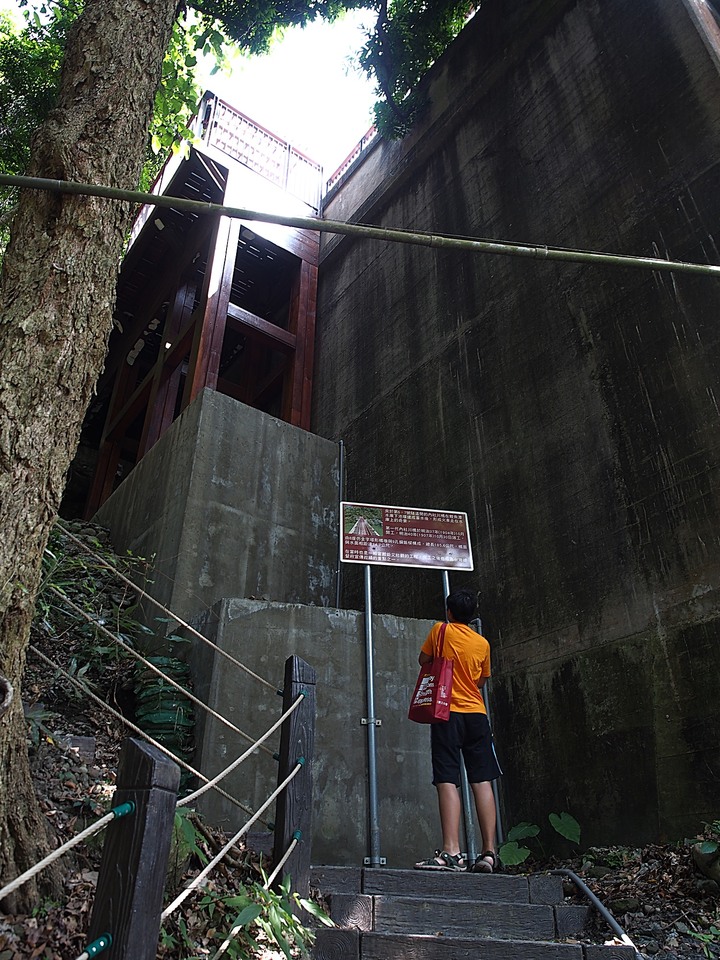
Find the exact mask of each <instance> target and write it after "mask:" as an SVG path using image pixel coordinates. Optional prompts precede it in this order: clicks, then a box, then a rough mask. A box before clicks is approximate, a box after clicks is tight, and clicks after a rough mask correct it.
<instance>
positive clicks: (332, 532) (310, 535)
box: [95, 390, 338, 617]
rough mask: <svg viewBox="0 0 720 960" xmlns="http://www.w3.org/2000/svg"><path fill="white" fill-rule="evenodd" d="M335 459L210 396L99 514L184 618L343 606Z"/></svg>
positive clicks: (277, 425) (332, 452)
mask: <svg viewBox="0 0 720 960" xmlns="http://www.w3.org/2000/svg"><path fill="white" fill-rule="evenodd" d="M337 454H338V448H337V445H336V444H334V443H331V442H330V441H328V440H324V439H322V438H321V437H317V436H313V435H312V434H310V433H307V432H305V431H304V430H300V429H298V428H297V427H292V426H290V425H289V424H287V423H283V422H282V421H280V420H276V419H275V418H274V417H271V416H268V415H267V414H264V413H262V412H260V411H258V410H255V409H254V408H252V407H247V406H245V404H242V403H239V402H238V401H237V400H233V399H232V398H230V397H225V396H223V395H222V394H219V393H215V392H214V391H212V390H205V391H203V392H202V394H201V395H200V396H199V397H198V398H197V400H195V402H194V403H192V404H191V405H190V406H189V407H188V408H187V410H185V411H184V413H183V414H182V416H181V417H180V418H179V419H178V420H176V421H175V422H174V423H173V424H172V426H171V427H170V429H169V430H168V431H167V433H166V434H164V435H163V437H162V438H161V439H160V440H159V442H158V443H157V444H155V446H154V447H153V448H152V449H151V450H150V451H149V452H148V453H147V454H146V455H145V456H144V457H143V459H142V460H141V461H140V463H139V464H138V465H137V467H135V469H134V470H133V471H132V473H131V474H130V475H129V477H128V478H127V479H126V480H125V481H124V482H123V483H122V484H121V485H120V487H118V489H117V490H116V491H115V493H114V494H113V495H112V497H110V499H109V500H108V501H107V502H106V503H105V504H104V505H103V506H102V508H101V509H100V510H99V511H98V513H97V515H96V517H95V519H96V520H97V521H98V523H101V524H104V525H105V526H107V527H108V528H109V529H110V531H111V534H112V537H113V542H114V544H115V547H116V549H118V550H125V549H130V550H132V551H133V552H134V553H135V554H137V555H139V556H145V557H148V558H151V557H154V562H153V571H152V586H151V591H150V592H152V594H153V596H155V597H156V598H157V599H158V600H160V601H161V602H163V603H165V604H167V605H168V606H170V607H171V608H172V610H173V611H174V612H175V613H177V614H179V615H180V616H182V617H192V616H195V615H196V614H197V613H198V612H199V611H202V610H203V609H208V608H209V607H211V606H212V604H213V603H215V602H216V601H217V600H219V599H220V598H222V597H225V596H236V595H239V596H247V597H264V598H266V599H269V600H276V601H280V602H285V603H292V602H302V603H308V604H320V605H328V604H329V603H331V602H332V603H334V602H335V568H336V565H337V562H336V557H337V506H338V463H337Z"/></svg>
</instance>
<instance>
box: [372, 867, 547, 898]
mask: <svg viewBox="0 0 720 960" xmlns="http://www.w3.org/2000/svg"><path fill="white" fill-rule="evenodd" d="M362 892H363V893H370V894H380V895H384V896H390V895H392V894H397V895H398V896H407V895H408V894H412V896H414V897H423V898H424V899H426V900H427V899H431V898H432V897H437V898H438V899H441V900H445V899H447V898H448V897H454V898H456V899H466V900H473V901H478V900H482V901H485V902H491V903H498V902H502V903H528V902H529V896H528V883H527V878H526V877H506V876H503V875H502V874H482V873H433V872H431V871H425V870H382V869H380V870H378V869H373V870H365V872H364V874H363V885H362Z"/></svg>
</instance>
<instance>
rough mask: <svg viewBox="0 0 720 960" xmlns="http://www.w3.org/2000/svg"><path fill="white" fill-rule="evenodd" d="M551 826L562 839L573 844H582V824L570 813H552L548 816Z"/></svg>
mask: <svg viewBox="0 0 720 960" xmlns="http://www.w3.org/2000/svg"><path fill="white" fill-rule="evenodd" d="M548 819H549V821H550V824H551V826H552V828H553V830H555V831H556V832H557V833H559V834H560V836H561V837H565V839H566V840H569V841H570V842H571V843H577V844H579V843H580V824H579V823H578V822H577V820H576V819H575V817H573V816H571V815H570V814H569V813H560V814H557V813H551V814H550V815H549V816H548Z"/></svg>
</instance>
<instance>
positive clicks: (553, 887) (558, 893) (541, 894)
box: [528, 873, 565, 904]
mask: <svg viewBox="0 0 720 960" xmlns="http://www.w3.org/2000/svg"><path fill="white" fill-rule="evenodd" d="M528 884H529V886H530V903H550V904H557V903H564V901H565V896H564V894H563V881H562V877H560V876H558V877H553V876H551V875H550V874H547V873H533V874H531V875H530V876H529V877H528Z"/></svg>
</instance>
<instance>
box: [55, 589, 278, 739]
mask: <svg viewBox="0 0 720 960" xmlns="http://www.w3.org/2000/svg"><path fill="white" fill-rule="evenodd" d="M49 590H50V591H51V593H54V594H56V595H57V596H58V597H60V598H61V599H62V600H63V601H64V602H65V603H66V604H67V606H68V607H70V609H71V610H74V611H75V613H77V614H78V615H79V616H81V617H83V619H85V620H87V622H88V623H91V624H92V625H93V626H94V627H95V628H96V629H97V630H99V631H100V632H101V633H102V634H103V636H105V637H108V639H110V640H113V641H114V642H115V643H116V644H117V645H118V646H119V647H122V649H123V650H125V651H126V652H127V653H129V654H130V656H131V657H134V658H135V659H136V660H137V661H138V662H139V663H142V665H143V666H144V667H146V668H147V669H148V670H151V671H152V672H153V673H155V674H157V675H158V676H159V677H162V679H163V680H164V681H165V682H166V683H167V684H168V685H169V686H171V687H173V688H174V689H175V690H178V691H179V692H180V693H182V694H183V695H184V696H186V697H187V698H188V699H189V700H190V701H192V703H194V704H196V705H197V706H198V707H201V708H202V709H203V710H205V711H206V712H207V713H208V714H210V716H211V717H214V718H215V720H218V721H219V722H220V723H222V724H223V725H224V726H226V727H227V728H228V729H229V730H232V731H233V732H234V733H236V734H237V735H238V736H240V737H242V739H243V740H247V742H248V743H255V740H254V739H253V737H251V736H250V734H249V733H245V731H244V730H241V729H240V728H239V727H237V726H236V725H235V724H234V723H233V722H232V721H231V720H228V719H227V717H224V716H223V715H222V714H220V713H217V711H215V710H213V708H212V707H211V706H209V705H208V704H207V703H205V702H204V701H203V700H201V699H200V698H199V697H196V696H195V694H194V693H191V692H190V691H189V690H187V689H186V688H185V687H183V686H182V684H179V683H178V682H177V680H173V679H172V677H170V676H168V675H167V674H166V673H163V671H162V670H161V669H160V668H159V667H156V666H155V664H154V663H151V662H150V661H149V660H147V659H146V658H145V657H143V655H142V654H141V653H138V651H137V650H134V649H133V648H132V647H131V646H130V644H129V643H126V642H125V641H124V640H121V639H120V637H118V636H117V635H116V634H114V633H113V632H112V631H111V630H108V628H107V627H106V626H105V625H104V624H102V623H100V622H99V621H98V619H97V618H96V617H94V616H93V615H92V614H91V613H88V612H87V610H83V609H82V607H79V606H78V605H77V604H76V603H75V602H74V601H73V600H71V599H70V598H69V597H68V596H66V594H64V593H63V592H62V591H61V590H58V588H57V587H50V588H49ZM260 749H261V750H264V751H265V753H267V754H269V756H271V757H274V751H272V750H269V749H268V748H267V747H265V746H261V747H260Z"/></svg>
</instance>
